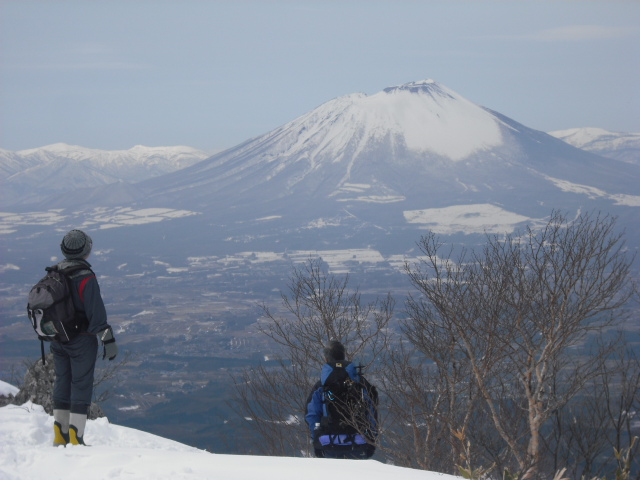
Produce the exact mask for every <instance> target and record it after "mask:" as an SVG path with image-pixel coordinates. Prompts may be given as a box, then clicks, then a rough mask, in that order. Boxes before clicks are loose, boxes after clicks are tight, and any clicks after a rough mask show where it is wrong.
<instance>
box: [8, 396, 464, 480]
mask: <svg viewBox="0 0 640 480" xmlns="http://www.w3.org/2000/svg"><path fill="white" fill-rule="evenodd" d="M52 431H53V417H51V416H49V415H47V414H46V413H45V412H44V409H43V408H42V407H41V406H39V405H35V404H32V403H26V404H24V405H22V406H17V405H8V406H6V407H2V408H0V438H1V439H2V440H1V442H0V479H2V480H18V479H19V480H40V479H42V480H56V479H65V480H72V479H82V480H87V479H91V480H99V479H105V480H113V479H116V478H117V479H119V480H120V479H122V480H131V479H144V480H147V479H154V480H162V479H167V480H168V479H171V480H181V479H189V480H194V479H216V480H256V479H269V478H277V479H278V480H300V479H304V480H326V479H327V478H366V479H367V480H388V479H389V478H393V479H394V480H454V479H456V478H458V477H453V476H450V475H443V474H439V473H432V472H425V471H422V470H411V469H407V468H400V467H394V466H390V465H385V464H382V463H380V462H377V461H374V460H367V461H360V460H326V459H317V458H288V457H256V456H244V455H218V454H212V453H208V452H206V451H203V450H198V449H196V448H192V447H189V446H186V445H183V444H181V443H178V442H174V441H172V440H167V439H165V438H162V437H158V436H156V435H151V434H149V433H145V432H141V431H139V430H134V429H131V428H126V427H121V426H118V425H112V424H110V423H109V422H108V421H107V419H106V418H101V419H98V420H95V421H89V422H88V423H87V428H86V431H85V440H86V441H87V443H89V444H91V446H89V447H83V446H71V445H70V446H68V447H66V448H64V447H58V448H54V447H52V446H51V441H52Z"/></svg>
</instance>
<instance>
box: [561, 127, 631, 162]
mask: <svg viewBox="0 0 640 480" xmlns="http://www.w3.org/2000/svg"><path fill="white" fill-rule="evenodd" d="M549 135H553V136H554V137H556V138H559V139H560V140H564V141H565V142H567V143H568V144H570V145H573V146H574V147H577V148H581V149H583V150H586V151H588V152H591V153H595V154H597V155H602V156H603V157H609V158H615V159H617V160H622V161H623V162H628V163H633V164H636V165H640V133H622V132H610V131H608V130H604V129H602V128H571V129H568V130H557V131H555V132H549Z"/></svg>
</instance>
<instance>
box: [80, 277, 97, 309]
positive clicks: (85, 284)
mask: <svg viewBox="0 0 640 480" xmlns="http://www.w3.org/2000/svg"><path fill="white" fill-rule="evenodd" d="M92 278H96V276H95V275H90V276H88V277H87V278H83V279H82V282H80V287H79V288H78V294H79V295H80V301H81V302H82V303H84V287H86V286H87V282H89V280H91V279H92Z"/></svg>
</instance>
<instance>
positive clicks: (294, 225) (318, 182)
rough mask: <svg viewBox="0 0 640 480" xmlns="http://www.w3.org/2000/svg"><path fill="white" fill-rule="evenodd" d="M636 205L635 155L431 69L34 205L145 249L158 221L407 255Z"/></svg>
mask: <svg viewBox="0 0 640 480" xmlns="http://www.w3.org/2000/svg"><path fill="white" fill-rule="evenodd" d="M79 206H81V209H79ZM638 207H640V167H639V166H638V165H636V164H630V163H627V162H622V161H619V160H615V159H611V158H605V157H602V156H599V155H594V154H592V153H589V152H586V151H584V150H581V149H578V148H575V147H573V146H571V145H569V144H567V143H566V142H564V141H562V140H559V139H557V138H555V137H553V136H551V135H548V134H546V133H544V132H540V131H537V130H533V129H531V128H528V127H526V126H524V125H522V124H520V123H518V122H517V121H515V120H513V119H510V118H508V117H505V116H504V115H501V114H500V113H498V112H495V111H492V110H490V109H488V108H484V107H481V106H478V105H475V104H474V103H472V102H470V101H469V100H467V99H465V98H464V97H463V96H462V95H460V94H458V93H456V92H454V91H452V90H450V89H448V88H447V87H445V86H443V85H441V84H439V83H437V82H435V81H433V80H425V81H420V82H411V83H407V84H404V85H400V86H395V87H389V88H386V89H384V90H382V91H380V92H378V93H376V94H374V95H364V94H350V95H346V96H343V97H340V98H336V99H334V100H330V101H328V102H326V103H325V104H323V105H320V106H319V107H318V108H316V109H314V110H312V111H310V112H308V113H307V114H305V115H302V116H301V117H299V118H296V119H294V120H292V121H291V122H289V123H287V124H285V125H283V126H281V127H279V128H276V129H275V130H273V131H271V132H268V133H266V134H264V135H262V136H259V137H256V138H253V139H249V140H247V141H246V142H244V143H242V144H240V145H238V146H236V147H234V148H231V149H229V150H227V151H225V152H222V153H219V154H217V155H214V156H212V157H209V158H207V159H205V160H202V161H200V162H198V163H196V164H194V165H192V166H190V167H187V168H183V169H181V170H178V171H175V172H172V173H168V174H166V175H161V176H158V177H154V178H151V179H149V180H145V181H143V182H140V183H138V184H135V185H134V186H133V187H131V186H129V185H125V184H121V185H118V186H117V188H114V187H112V186H107V187H104V188H102V189H95V188H94V189H91V190H89V191H82V190H77V191H71V192H68V193H66V194H65V195H58V196H57V197H56V198H50V199H48V200H47V201H46V202H45V203H43V204H42V205H41V206H40V207H39V208H40V209H45V210H46V209H52V208H56V209H57V210H56V212H55V213H54V214H52V215H55V216H56V218H58V220H56V222H57V223H56V224H57V225H60V224H61V222H66V224H67V225H76V226H83V227H84V228H87V229H89V230H91V229H101V230H103V231H104V230H105V229H109V231H110V234H112V235H114V238H115V237H118V238H119V240H118V243H126V246H125V247H123V250H122V251H123V252H124V251H125V250H127V251H128V250H131V249H135V248H137V247H138V245H137V244H136V243H135V242H133V243H132V242H130V241H129V238H130V236H131V235H134V236H135V235H141V236H144V237H146V236H147V235H152V234H153V235H158V233H159V232H158V230H161V233H162V238H163V242H162V245H160V244H157V243H156V242H145V248H157V249H158V250H157V252H158V253H159V254H161V253H162V251H166V250H168V251H171V252H177V251H184V252H187V251H189V249H192V250H193V251H197V252H203V253H207V252H216V251H220V249H221V248H223V246H224V248H225V249H228V250H234V249H240V248H242V249H243V250H242V251H246V249H249V250H251V249H253V250H254V251H256V250H263V249H268V250H269V251H273V249H282V250H286V249H291V248H299V249H301V250H308V249H318V248H336V247H339V248H363V247H367V248H368V247H372V246H374V247H375V248H379V249H382V250H384V251H391V250H393V249H396V250H397V251H396V253H398V254H401V253H402V252H404V251H406V250H407V249H411V248H412V247H413V245H414V244H415V241H416V240H417V239H418V238H419V236H420V234H421V233H422V232H423V231H424V230H425V229H427V228H428V229H431V230H435V231H437V232H441V233H446V234H458V233H463V234H478V233H480V234H481V233H483V232H505V231H513V229H514V228H516V227H517V226H522V225H524V224H525V223H528V224H536V223H538V222H540V221H543V219H544V218H545V217H547V216H548V215H549V214H550V212H551V210H552V209H554V208H555V209H561V210H563V211H565V212H567V213H569V214H574V213H576V212H578V211H584V210H596V211H602V212H606V213H613V214H615V215H618V216H619V217H620V219H621V222H622V223H623V224H624V225H625V226H627V225H628V233H629V234H630V235H631V236H634V235H635V238H637V237H640V235H638V233H639V232H638V225H640V222H639V221H638V220H639V219H640V215H639V212H640V210H639V208H638ZM159 212H160V213H159ZM6 218H8V220H6V221H1V219H0V231H10V232H17V233H16V234H17V235H20V232H21V231H26V230H25V229H26V228H27V227H26V226H24V225H23V226H21V225H20V223H21V222H25V223H26V224H29V225H34V224H33V223H31V222H34V218H38V219H40V218H46V219H47V220H39V221H40V225H41V224H43V223H45V222H51V218H50V217H47V216H46V215H45V216H42V217H38V216H37V215H34V216H31V217H29V219H28V220H26V219H25V217H24V216H23V217H6ZM178 218H179V220H177V219H178ZM169 220H171V221H169ZM159 222H160V223H162V227H161V228H156V227H155V226H154V227H153V229H152V230H149V229H150V228H151V226H150V225H149V224H153V225H155V224H157V223H159ZM141 224H143V226H141ZM133 225H136V226H137V230H136V231H135V232H133V231H127V232H126V233H118V232H117V231H115V230H120V229H114V227H118V226H128V227H131V226H133ZM58 228H63V227H61V226H59V227H58ZM150 232H153V233H150ZM202 238H206V239H207V241H206V242H202ZM114 241H115V240H114ZM173 242H176V243H173ZM132 251H133V250H132Z"/></svg>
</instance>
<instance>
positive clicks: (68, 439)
mask: <svg viewBox="0 0 640 480" xmlns="http://www.w3.org/2000/svg"><path fill="white" fill-rule="evenodd" d="M92 246H93V244H92V241H91V237H89V235H87V234H86V233H84V232H83V231H81V230H71V231H70V232H69V233H67V234H66V235H65V236H64V238H63V239H62V243H61V244H60V249H61V250H62V254H63V255H64V256H65V260H63V261H62V262H60V263H59V264H58V265H57V267H58V269H59V270H61V271H62V272H65V271H68V272H70V273H69V277H70V278H71V283H72V289H71V290H72V291H71V295H72V297H73V304H74V307H75V310H76V316H79V317H78V318H79V320H80V324H81V326H80V330H79V331H80V333H79V334H78V335H77V336H76V337H75V338H73V339H71V340H70V341H69V342H67V343H62V342H59V341H55V340H54V341H52V342H51V353H52V354H53V361H54V368H55V373H56V379H55V383H54V386H53V418H54V426H53V431H54V439H53V445H54V446H58V445H66V444H67V443H71V444H73V445H85V443H84V429H85V425H86V423H87V413H88V410H89V407H90V406H91V398H92V395H93V376H94V371H95V367H96V357H97V354H98V339H100V340H101V341H102V344H103V348H104V353H103V356H102V358H103V359H105V358H108V359H109V360H113V359H114V358H116V355H117V354H118V347H117V346H116V343H115V338H114V336H113V330H112V329H111V327H110V326H109V324H108V323H107V312H106V309H105V308H104V303H103V301H102V296H101V295H100V287H99V286H98V281H97V280H96V276H95V274H94V273H93V271H92V270H91V265H90V264H89V262H87V258H89V255H90V254H91V247H92Z"/></svg>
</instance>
